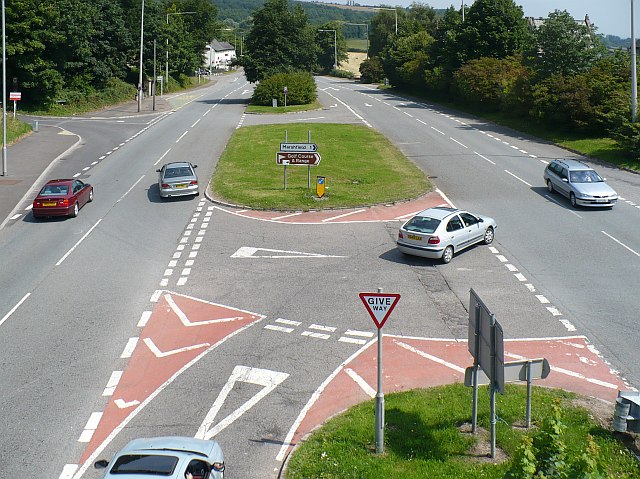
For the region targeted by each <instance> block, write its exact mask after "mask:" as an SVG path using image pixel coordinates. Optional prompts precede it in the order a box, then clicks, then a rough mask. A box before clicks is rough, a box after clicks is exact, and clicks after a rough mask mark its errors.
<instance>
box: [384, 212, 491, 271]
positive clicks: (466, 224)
mask: <svg viewBox="0 0 640 479" xmlns="http://www.w3.org/2000/svg"><path fill="white" fill-rule="evenodd" d="M496 228H497V225H496V222H495V220H494V219H493V218H489V217H488V216H482V215H477V214H472V213H469V212H468V211H464V210H459V209H456V208H447V207H440V206H438V207H435V208H429V209H426V210H424V211H421V212H420V213H418V214H417V215H415V216H414V217H413V218H411V219H410V220H409V221H407V222H406V223H405V224H403V225H402V226H401V227H400V231H398V241H397V242H396V244H397V245H398V249H399V250H400V251H401V252H402V253H405V254H410V255H414V256H423V257H425V258H432V259H441V260H442V261H443V262H444V263H449V262H450V261H451V259H452V258H453V255H454V254H455V253H457V252H459V251H462V250H463V249H465V248H468V247H469V246H472V245H474V244H477V243H484V244H491V243H492V242H493V238H494V234H495V229H496Z"/></svg>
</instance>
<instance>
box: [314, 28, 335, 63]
mask: <svg viewBox="0 0 640 479" xmlns="http://www.w3.org/2000/svg"><path fill="white" fill-rule="evenodd" d="M318 31H319V32H333V69H334V70H337V69H338V34H337V33H336V31H335V30H323V29H318Z"/></svg>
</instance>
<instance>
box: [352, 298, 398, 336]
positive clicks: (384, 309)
mask: <svg viewBox="0 0 640 479" xmlns="http://www.w3.org/2000/svg"><path fill="white" fill-rule="evenodd" d="M359 296H360V299H361V300H362V303H363V304H364V307H365V308H367V311H368V312H369V315H370V316H371V319H373V322H374V323H376V326H377V328H378V329H380V328H382V326H384V323H385V321H386V320H387V318H388V317H389V315H390V314H391V311H393V308H395V307H396V304H397V303H398V300H399V299H400V295H399V294H395V293H360V294H359Z"/></svg>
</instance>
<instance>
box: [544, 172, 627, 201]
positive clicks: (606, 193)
mask: <svg viewBox="0 0 640 479" xmlns="http://www.w3.org/2000/svg"><path fill="white" fill-rule="evenodd" d="M543 177H544V181H545V183H546V185H547V190H549V193H554V192H556V191H557V192H559V193H561V194H562V195H564V196H566V197H567V198H569V201H570V202H571V206H573V207H574V208H575V207H577V206H594V207H598V206H604V207H609V208H612V207H613V205H615V204H616V202H617V201H618V194H617V193H616V192H615V191H614V189H613V188H611V187H610V186H609V185H607V184H606V183H605V182H604V178H601V177H600V175H599V174H598V173H596V171H595V170H594V169H593V168H590V167H588V166H587V165H585V164H584V163H581V162H579V161H576V160H553V161H552V162H551V163H549V165H548V166H547V167H546V168H545V169H544V174H543Z"/></svg>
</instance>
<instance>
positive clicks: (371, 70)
mask: <svg viewBox="0 0 640 479" xmlns="http://www.w3.org/2000/svg"><path fill="white" fill-rule="evenodd" d="M383 78H384V70H383V69H382V61H380V58H378V57H371V58H367V59H366V60H365V61H363V62H362V63H361V64H360V79H361V80H362V81H363V82H365V83H380V82H381V81H382V79H383Z"/></svg>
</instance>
